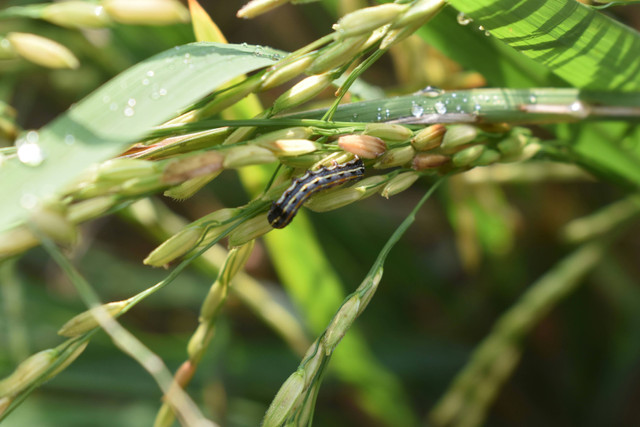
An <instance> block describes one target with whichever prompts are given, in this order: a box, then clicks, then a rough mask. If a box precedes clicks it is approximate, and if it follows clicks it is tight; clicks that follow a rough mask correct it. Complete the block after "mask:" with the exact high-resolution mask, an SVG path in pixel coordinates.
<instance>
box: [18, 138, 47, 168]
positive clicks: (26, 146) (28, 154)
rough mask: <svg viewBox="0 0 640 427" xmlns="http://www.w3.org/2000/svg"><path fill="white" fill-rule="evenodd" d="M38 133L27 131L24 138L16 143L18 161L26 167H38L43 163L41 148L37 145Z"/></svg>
mask: <svg viewBox="0 0 640 427" xmlns="http://www.w3.org/2000/svg"><path fill="white" fill-rule="evenodd" d="M39 137H40V136H39V135H38V132H36V131H33V130H32V131H29V132H27V135H26V136H25V138H20V139H18V140H17V141H16V148H17V151H16V154H17V155H18V160H20V161H21V162H22V163H24V164H25V165H27V166H39V165H40V164H41V163H42V162H43V161H44V154H43V153H42V148H40V146H39V145H38V139H39Z"/></svg>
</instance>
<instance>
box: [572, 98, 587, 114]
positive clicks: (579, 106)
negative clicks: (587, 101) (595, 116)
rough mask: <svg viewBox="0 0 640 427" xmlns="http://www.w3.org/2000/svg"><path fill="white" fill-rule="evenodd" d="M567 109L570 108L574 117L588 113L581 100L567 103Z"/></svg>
mask: <svg viewBox="0 0 640 427" xmlns="http://www.w3.org/2000/svg"><path fill="white" fill-rule="evenodd" d="M569 110H571V115H572V116H575V117H581V118H584V117H586V116H587V115H588V114H589V112H588V111H587V109H586V107H585V105H584V104H583V103H582V102H581V101H575V102H573V103H572V104H571V105H569Z"/></svg>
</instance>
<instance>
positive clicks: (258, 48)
mask: <svg viewBox="0 0 640 427" xmlns="http://www.w3.org/2000/svg"><path fill="white" fill-rule="evenodd" d="M263 55H264V49H263V48H262V46H256V48H255V49H254V50H253V56H263Z"/></svg>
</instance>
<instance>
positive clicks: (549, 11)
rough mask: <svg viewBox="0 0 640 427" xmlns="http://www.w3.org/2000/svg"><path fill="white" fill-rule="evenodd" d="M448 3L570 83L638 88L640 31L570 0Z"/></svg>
mask: <svg viewBox="0 0 640 427" xmlns="http://www.w3.org/2000/svg"><path fill="white" fill-rule="evenodd" d="M450 3H451V5H452V6H453V7H455V8H456V9H458V10H459V11H461V12H464V13H465V14H466V15H467V16H468V17H469V18H472V19H473V25H476V26H479V25H482V26H483V27H484V28H485V29H486V30H487V31H489V32H490V34H491V37H495V38H497V39H499V40H501V41H502V42H504V43H506V44H508V45H509V46H511V47H512V48H514V49H516V50H517V51H519V52H520V53H522V54H524V55H526V56H527V57H529V58H531V59H534V60H535V61H536V62H538V63H540V64H543V65H544V66H545V67H547V68H548V69H550V70H551V71H552V72H553V73H555V74H556V75H558V76H560V77H561V78H563V79H564V80H566V81H567V82H569V83H570V84H571V85H573V86H575V87H579V88H586V89H594V90H595V89H598V90H604V89H609V90H622V91H633V90H638V89H639V88H640V73H639V72H638V71H640V55H639V54H638V53H639V52H640V34H639V33H638V32H637V31H635V30H633V29H631V28H629V27H626V26H624V25H622V24H621V23H619V22H617V21H615V20H614V19H612V18H610V17H608V16H606V15H605V14H603V13H601V12H598V11H596V10H594V9H591V8H589V7H587V6H585V5H583V4H581V3H579V2H577V1H573V0H519V1H515V2H514V1H503V0H451V1H450Z"/></svg>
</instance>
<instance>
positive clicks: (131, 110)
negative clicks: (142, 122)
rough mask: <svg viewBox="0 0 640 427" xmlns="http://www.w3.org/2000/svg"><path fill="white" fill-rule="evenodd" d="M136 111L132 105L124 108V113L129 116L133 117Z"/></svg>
mask: <svg viewBox="0 0 640 427" xmlns="http://www.w3.org/2000/svg"><path fill="white" fill-rule="evenodd" d="M135 113H136V112H135V111H134V110H133V108H131V107H127V108H125V109H124V115H125V116H127V117H131V116H133V115H134V114H135Z"/></svg>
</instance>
